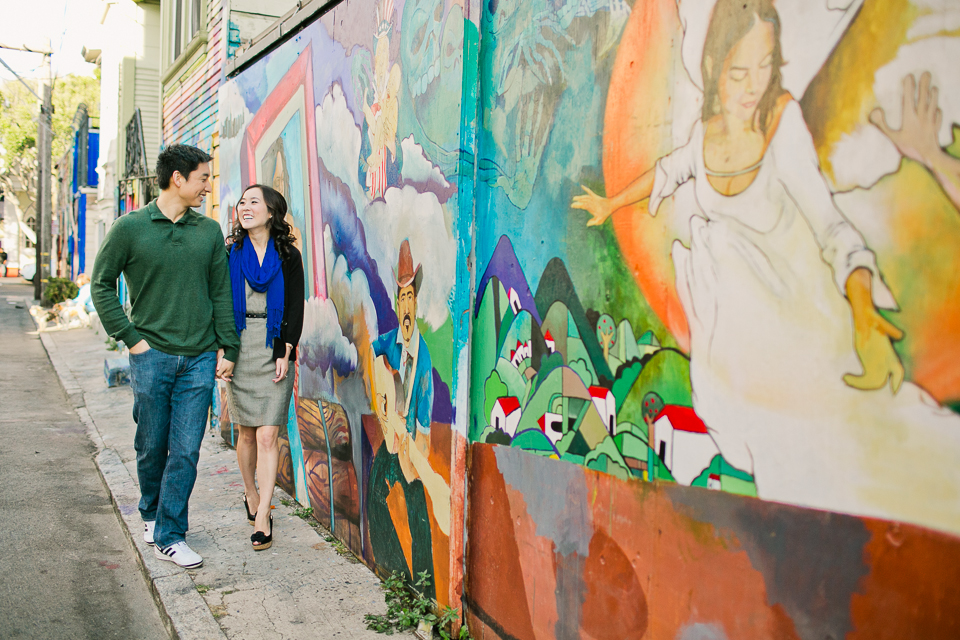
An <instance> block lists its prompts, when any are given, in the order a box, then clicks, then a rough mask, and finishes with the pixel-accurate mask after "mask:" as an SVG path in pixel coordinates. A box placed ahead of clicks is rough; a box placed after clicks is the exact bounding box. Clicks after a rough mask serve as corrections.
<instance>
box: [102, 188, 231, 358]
mask: <svg viewBox="0 0 960 640" xmlns="http://www.w3.org/2000/svg"><path fill="white" fill-rule="evenodd" d="M121 273H123V275H124V277H125V279H126V284H127V288H128V289H129V291H130V303H131V310H130V318H129V319H128V318H127V315H126V314H125V313H124V311H123V307H121V306H120V301H119V299H118V298H117V278H119V277H120V274H121ZM90 293H91V296H92V298H93V304H94V306H95V307H96V308H97V313H98V314H99V315H100V322H101V323H102V324H103V327H104V329H106V331H107V333H108V334H109V335H111V336H113V337H114V338H116V339H117V340H122V341H123V342H124V343H125V344H126V345H127V346H128V347H132V346H133V345H135V344H137V343H138V342H140V340H141V339H143V340H146V341H147V344H149V345H150V347H151V348H153V349H158V350H160V351H163V352H164V353H169V354H171V355H177V356H197V355H200V354H201V353H204V352H206V351H216V350H217V349H218V348H222V349H223V350H224V357H225V358H226V359H227V360H230V361H231V362H236V361H237V356H238V355H239V352H240V338H239V336H238V335H237V329H236V325H235V323H234V319H233V296H232V293H231V289H230V270H229V268H228V266H227V252H226V250H225V248H224V241H223V232H222V231H220V225H219V224H217V222H216V221H215V220H212V219H210V218H207V217H205V216H202V215H200V214H198V213H196V212H195V211H193V210H190V209H188V210H187V212H186V213H185V214H183V216H181V217H180V219H179V220H177V222H176V223H174V222H172V221H171V220H170V219H169V218H167V217H166V216H165V215H163V213H162V212H161V211H160V208H159V207H157V202H156V200H154V201H153V202H151V203H150V204H148V205H147V206H146V207H144V208H143V209H138V210H137V211H134V212H132V213H129V214H127V215H125V216H122V217H121V218H119V219H118V220H117V221H116V222H114V223H113V226H112V227H111V228H110V232H109V233H107V237H106V239H104V241H103V245H102V246H101V247H100V251H99V253H97V260H96V262H95V264H94V266H93V277H92V282H91V286H90Z"/></svg>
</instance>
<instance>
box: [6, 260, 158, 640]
mask: <svg viewBox="0 0 960 640" xmlns="http://www.w3.org/2000/svg"><path fill="white" fill-rule="evenodd" d="M18 282H22V281H19V280H18V281H17V282H14V281H13V280H12V279H0V637H3V638H44V639H46V638H97V639H100V638H124V639H130V638H148V639H153V638H168V637H169V634H168V632H167V631H166V629H165V627H164V626H163V623H162V622H161V618H160V614H159V612H158V610H157V607H156V604H155V602H154V600H153V597H152V596H151V594H150V591H149V588H148V586H147V582H146V580H145V579H144V577H143V575H142V574H141V572H140V569H139V567H138V565H137V561H136V559H135V556H134V551H133V548H132V546H131V544H130V541H129V539H128V538H126V536H125V533H124V530H123V529H122V528H121V523H120V520H119V519H118V517H117V515H116V513H115V511H114V509H113V506H112V505H111V502H110V496H109V494H108V492H107V489H106V487H105V486H104V484H103V481H102V480H101V478H100V475H99V473H98V472H97V468H96V466H95V464H94V461H93V457H92V456H93V454H94V447H93V444H92V443H91V440H90V438H89V437H88V436H87V433H86V430H85V427H84V425H83V423H82V422H81V420H80V418H79V416H78V415H77V413H76V411H75V410H74V408H73V404H72V403H71V402H70V399H69V398H68V397H67V396H66V394H65V393H64V392H63V388H62V387H61V386H60V382H59V380H58V378H57V375H56V373H55V371H54V369H53V367H52V366H51V364H50V361H49V359H48V357H47V354H46V351H45V350H44V348H43V345H42V344H41V342H40V340H39V339H38V336H37V335H36V334H34V335H30V333H29V332H31V331H33V330H34V329H35V326H34V324H33V322H32V320H31V318H30V316H29V315H28V312H27V309H25V308H17V306H16V305H14V304H10V302H12V301H13V300H22V299H23V297H31V298H32V296H33V287H32V286H30V285H26V284H18ZM20 306H21V307H22V306H23V305H22V304H21V305H20Z"/></svg>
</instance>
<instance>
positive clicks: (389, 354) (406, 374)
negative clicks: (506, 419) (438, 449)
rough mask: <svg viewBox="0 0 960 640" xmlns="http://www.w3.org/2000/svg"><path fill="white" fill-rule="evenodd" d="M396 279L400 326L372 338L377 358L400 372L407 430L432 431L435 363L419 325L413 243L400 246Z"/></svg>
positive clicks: (413, 432) (412, 432) (420, 278)
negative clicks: (381, 357)
mask: <svg viewBox="0 0 960 640" xmlns="http://www.w3.org/2000/svg"><path fill="white" fill-rule="evenodd" d="M394 279H395V280H396V283H397V301H396V304H397V320H399V321H400V326H399V327H398V328H396V329H393V330H392V331H388V332H386V333H384V334H381V335H380V336H379V337H378V338H377V339H376V340H374V341H373V352H374V357H380V356H383V357H384V358H385V359H386V361H387V364H389V365H390V367H392V368H393V369H394V370H395V371H396V372H397V373H399V374H400V381H401V383H402V388H403V391H402V394H403V396H402V398H401V397H399V394H398V397H397V402H396V404H397V407H396V409H397V411H398V413H399V414H400V415H401V416H403V417H404V418H405V419H406V423H407V432H408V433H409V434H410V435H411V436H414V437H416V435H417V432H420V433H421V434H424V435H429V433H430V419H431V414H432V412H433V363H432V361H431V360H430V352H429V350H428V349H427V345H426V343H425V342H424V341H423V337H422V336H421V335H420V330H419V329H418V328H417V294H418V293H419V292H420V283H421V282H422V281H423V271H421V270H420V265H419V264H418V265H417V266H416V268H414V266H413V256H412V255H411V253H410V242H409V241H408V240H404V241H403V243H402V244H401V245H400V259H399V263H398V265H397V269H396V271H394Z"/></svg>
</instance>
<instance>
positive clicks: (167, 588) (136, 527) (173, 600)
mask: <svg viewBox="0 0 960 640" xmlns="http://www.w3.org/2000/svg"><path fill="white" fill-rule="evenodd" d="M38 335H39V337H40V342H41V343H42V344H43V348H44V349H45V350H46V352H47V357H49V358H50V362H51V364H52V365H53V368H54V371H56V373H57V378H58V379H59V380H60V385H61V386H62V387H63V390H64V392H65V393H66V394H67V396H68V398H69V399H70V404H71V405H72V406H73V408H74V409H75V410H76V412H77V414H78V416H79V417H80V420H81V422H83V424H84V426H85V427H86V429H87V435H88V436H89V437H90V440H91V441H92V442H93V444H94V446H95V447H96V449H97V453H96V454H95V455H94V463H95V464H96V467H97V471H98V472H99V474H100V479H101V480H102V481H103V484H104V486H105V487H106V488H107V491H108V493H109V494H110V501H111V503H112V504H113V509H114V512H115V513H116V515H117V518H118V519H119V520H120V522H121V523H122V524H123V525H124V526H123V529H124V533H125V534H126V536H127V539H128V540H130V544H131V545H132V546H133V548H134V550H135V551H136V557H137V564H138V565H139V566H140V570H141V572H142V573H143V577H144V579H146V581H147V585H148V586H149V588H150V593H152V594H153V599H154V601H155V602H156V603H157V609H158V610H159V612H160V619H161V620H162V622H163V624H164V626H165V627H166V628H167V631H168V632H169V633H170V637H171V638H175V639H180V638H184V639H189V640H194V639H196V640H213V639H215V640H226V637H227V636H226V635H225V634H224V633H223V630H222V629H221V628H220V625H219V624H217V621H216V619H214V617H213V613H211V611H210V608H209V607H208V606H207V603H206V601H204V599H203V596H201V595H200V593H199V592H198V591H197V588H196V585H195V584H194V582H193V578H192V577H191V576H190V574H189V573H188V571H187V570H184V569H180V568H176V567H174V566H173V565H171V564H170V563H167V562H163V561H161V560H158V559H157V558H156V556H154V554H153V548H152V547H150V546H148V545H147V543H145V542H144V541H143V536H142V535H141V534H140V532H141V528H142V526H143V523H142V522H141V520H140V513H139V510H138V508H137V504H138V503H139V501H140V491H139V490H138V488H137V484H136V483H135V482H134V480H133V477H132V476H131V475H130V472H129V470H128V469H127V467H126V465H124V464H123V461H122V460H121V459H120V456H119V454H118V453H117V452H116V451H115V450H113V449H111V448H109V447H107V446H106V445H105V443H104V441H103V437H102V436H101V434H100V430H99V429H98V428H97V425H96V423H95V422H94V421H93V419H92V418H91V416H90V414H89V412H88V411H87V409H86V405H85V403H84V399H83V389H82V387H81V386H80V384H79V383H78V382H77V380H76V378H75V377H74V376H73V374H72V373H71V372H70V369H69V368H68V367H67V365H66V363H65V362H64V360H63V359H62V358H61V357H60V353H59V351H58V349H57V345H56V343H54V341H53V339H52V338H51V337H50V336H48V335H47V334H45V333H38Z"/></svg>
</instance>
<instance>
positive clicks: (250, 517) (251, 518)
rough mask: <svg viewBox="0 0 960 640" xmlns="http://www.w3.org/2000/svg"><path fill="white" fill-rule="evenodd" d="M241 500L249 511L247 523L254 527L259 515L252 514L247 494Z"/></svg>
mask: <svg viewBox="0 0 960 640" xmlns="http://www.w3.org/2000/svg"><path fill="white" fill-rule="evenodd" d="M241 500H243V508H244V509H246V510H247V522H249V523H250V526H253V523H254V522H256V520H257V514H256V512H254V513H250V507H249V505H247V494H243V497H242V498H241Z"/></svg>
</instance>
